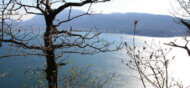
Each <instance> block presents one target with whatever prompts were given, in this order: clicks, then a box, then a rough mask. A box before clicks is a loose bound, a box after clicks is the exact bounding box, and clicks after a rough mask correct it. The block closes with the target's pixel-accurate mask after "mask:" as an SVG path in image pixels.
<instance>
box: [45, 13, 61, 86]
mask: <svg viewBox="0 0 190 88" xmlns="http://www.w3.org/2000/svg"><path fill="white" fill-rule="evenodd" d="M45 19H46V32H45V33H44V44H45V47H46V49H45V50H44V53H45V56H46V59H47V68H46V79H47V81H48V86H49V88H57V87H58V86H57V74H58V67H57V63H56V59H55V52H54V48H53V41H52V32H53V30H54V26H53V20H54V17H52V15H48V16H45Z"/></svg>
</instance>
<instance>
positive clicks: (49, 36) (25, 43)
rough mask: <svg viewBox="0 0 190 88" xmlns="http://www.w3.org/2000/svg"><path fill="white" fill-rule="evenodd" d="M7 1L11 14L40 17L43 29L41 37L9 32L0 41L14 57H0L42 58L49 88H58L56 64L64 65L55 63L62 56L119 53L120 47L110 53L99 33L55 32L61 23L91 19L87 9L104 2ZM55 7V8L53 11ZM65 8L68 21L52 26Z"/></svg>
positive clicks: (67, 30)
mask: <svg viewBox="0 0 190 88" xmlns="http://www.w3.org/2000/svg"><path fill="white" fill-rule="evenodd" d="M10 1H12V2H14V3H15V4H16V6H15V7H14V9H13V10H14V11H19V10H24V11H25V14H35V15H42V16H43V17H44V18H45V23H46V29H45V32H44V33H43V35H40V34H35V33H32V32H31V31H29V30H24V29H21V28H19V27H14V28H12V29H11V30H12V31H11V32H10V31H5V33H4V36H6V37H4V38H2V39H1V41H2V42H3V43H7V44H9V45H10V47H14V49H16V50H17V51H18V52H15V53H14V54H10V53H9V54H7V55H2V56H0V57H10V56H25V55H38V56H45V57H46V60H47V68H46V69H45V73H46V79H47V80H48V84H49V88H57V87H58V85H57V80H58V79H57V74H58V64H62V65H65V63H62V62H58V63H57V62H56V60H57V59H59V58H60V57H62V56H63V54H65V53H78V54H94V53H99V52H109V51H116V50H119V49H121V46H122V44H120V45H119V46H117V47H116V48H114V49H110V46H111V45H112V43H111V42H107V41H106V40H103V39H101V38H99V35H100V33H99V32H94V33H92V32H91V31H89V32H87V33H85V34H80V33H76V32H75V31H74V30H73V29H72V27H71V28H70V29H58V27H59V26H60V25H61V24H63V23H66V22H69V21H71V20H74V19H76V18H78V17H81V16H84V15H91V11H90V8H91V6H92V4H94V3H100V2H107V1H109V0H79V1H77V2H73V1H72V0H70V1H69V0H33V2H31V3H26V1H24V0H10ZM87 4H88V5H89V7H88V10H87V12H86V13H84V14H81V15H78V16H74V17H71V14H72V7H81V6H84V5H87ZM55 5H56V7H54V6H55ZM67 8H70V10H69V13H68V19H66V20H62V21H58V22H56V21H57V20H55V18H56V16H57V15H58V14H59V13H60V12H61V11H64V10H66V9H67ZM31 29H35V28H31ZM42 30H43V29H42ZM36 42H37V43H36ZM76 49H77V50H76ZM27 50H30V51H27Z"/></svg>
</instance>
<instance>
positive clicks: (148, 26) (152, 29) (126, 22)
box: [22, 10, 187, 37]
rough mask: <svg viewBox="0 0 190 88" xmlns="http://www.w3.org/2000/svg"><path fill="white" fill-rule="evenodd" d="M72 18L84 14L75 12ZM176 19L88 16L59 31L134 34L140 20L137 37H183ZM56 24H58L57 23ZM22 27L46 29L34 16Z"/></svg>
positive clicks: (137, 15) (144, 15)
mask: <svg viewBox="0 0 190 88" xmlns="http://www.w3.org/2000/svg"><path fill="white" fill-rule="evenodd" d="M72 13H73V14H72V15H71V17H73V16H75V15H79V14H82V13H84V12H83V11H79V10H73V11H72ZM67 16H68V10H66V11H64V12H61V13H60V14H59V15H58V16H57V17H56V19H59V20H61V19H65V20H66V19H67ZM174 19H175V18H174V17H172V16H168V15H156V14H150V13H148V14H147V13H112V14H101V15H90V16H89V15H87V16H82V17H80V18H77V19H74V20H72V21H70V22H68V23H65V24H63V25H61V26H60V27H59V28H58V29H66V28H70V27H71V26H72V28H73V29H76V30H89V29H92V28H93V27H96V28H98V29H99V31H100V32H108V33H124V34H133V26H134V20H138V24H137V31H138V32H137V35H141V36H155V37H172V36H183V35H185V34H186V32H187V28H186V27H185V26H184V25H181V24H177V23H176V22H174ZM55 23H56V22H55ZM22 25H35V26H39V27H41V28H45V21H44V18H43V17H42V16H34V17H33V18H32V19H30V20H26V21H24V22H22Z"/></svg>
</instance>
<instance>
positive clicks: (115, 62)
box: [0, 34, 190, 88]
mask: <svg viewBox="0 0 190 88" xmlns="http://www.w3.org/2000/svg"><path fill="white" fill-rule="evenodd" d="M102 37H103V38H104V39H106V40H110V41H113V40H116V42H118V43H119V41H120V38H121V37H122V38H123V41H124V42H128V43H129V44H130V43H132V42H131V41H132V36H130V35H120V34H103V35H102ZM136 38H137V39H136V44H137V46H138V47H141V46H143V42H144V41H150V42H151V41H152V40H153V39H154V41H161V42H162V43H167V42H169V41H173V40H174V39H176V38H177V39H180V38H178V37H175V38H152V37H141V36H138V37H136ZM164 47H169V46H164ZM6 50H7V49H6V47H5V48H1V49H0V53H1V54H2V53H4V52H8V51H6ZM170 54H171V55H175V57H176V59H175V60H174V61H173V62H172V64H171V65H170V67H169V74H170V76H173V77H174V78H176V79H177V80H181V81H183V83H184V84H185V85H188V84H190V79H189V74H190V71H189V70H188V67H190V57H189V56H188V55H187V53H186V52H185V50H183V49H179V48H173V50H172V52H171V53H170ZM66 56H69V58H68V59H67V60H68V61H70V60H72V59H74V60H75V63H74V64H75V65H80V66H86V65H89V64H93V68H92V70H95V71H96V72H97V74H99V75H100V76H101V75H102V74H103V73H104V72H110V73H116V78H115V79H114V83H112V84H113V86H112V87H113V88H118V87H119V88H140V87H141V83H140V82H139V81H138V80H137V79H135V78H133V77H131V76H132V75H136V73H134V72H133V71H132V70H130V69H129V68H127V67H126V66H125V65H123V64H122V62H121V59H125V60H127V59H128V57H127V55H126V51H125V49H123V50H120V51H118V52H110V53H99V54H95V55H78V54H69V55H66ZM44 64H45V58H43V57H37V56H26V57H11V58H4V59H0V73H1V72H8V73H7V76H6V78H0V86H1V88H13V87H14V88H20V87H21V86H23V85H24V82H25V81H24V79H25V77H24V71H25V69H26V67H28V66H32V67H43V65H44ZM70 67H71V66H66V67H65V68H66V69H67V68H70ZM60 73H61V72H60ZM10 84H11V85H10Z"/></svg>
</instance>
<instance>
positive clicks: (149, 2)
mask: <svg viewBox="0 0 190 88" xmlns="http://www.w3.org/2000/svg"><path fill="white" fill-rule="evenodd" d="M72 1H77V0H72ZM88 6H89V5H85V6H83V7H77V8H74V9H78V10H83V11H86V10H87V9H88ZM172 6H173V7H177V4H176V0H111V1H110V2H106V3H101V4H93V6H92V10H93V11H96V12H97V13H100V12H102V13H103V14H109V13H127V12H136V13H151V14H161V15H172V14H171V11H172ZM32 16H33V15H30V16H25V17H24V18H25V19H30V18H31V17H32Z"/></svg>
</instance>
